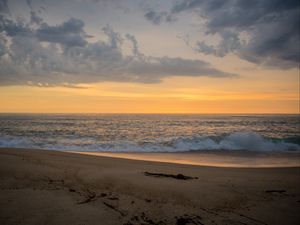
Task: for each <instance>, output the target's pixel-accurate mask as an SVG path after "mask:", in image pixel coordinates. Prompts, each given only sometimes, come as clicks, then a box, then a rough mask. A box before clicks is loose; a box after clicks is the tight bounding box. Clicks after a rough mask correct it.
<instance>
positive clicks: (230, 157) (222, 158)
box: [72, 150, 300, 168]
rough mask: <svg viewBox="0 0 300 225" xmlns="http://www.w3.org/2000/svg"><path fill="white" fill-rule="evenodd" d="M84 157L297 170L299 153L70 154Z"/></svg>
mask: <svg viewBox="0 0 300 225" xmlns="http://www.w3.org/2000/svg"><path fill="white" fill-rule="evenodd" d="M72 153H78V154H85V155H95V156H106V157H113V158H125V159H134V160H144V161H152V162H167V163H176V164H187V165H197V166H214V167H238V168H243V167H244V168H268V167H300V153H299V152H287V153H282V152H254V151H228V150H224V151H220V150H217V151H213V150H209V151H191V152H176V153H166V152H162V153H157V152H149V153H147V152H78V151H77V152H75V151H74V152H72Z"/></svg>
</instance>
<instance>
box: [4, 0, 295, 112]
mask: <svg viewBox="0 0 300 225" xmlns="http://www.w3.org/2000/svg"><path fill="white" fill-rule="evenodd" d="M299 9H300V8H299V1H298V0H285V1H282V0H248V1H246V0H228V1H224V0H209V1H208V0H207V1H205V0H164V1H161V0H150V1H145V0H52V1H46V0H27V1H25V0H24V1H21V0H0V96H1V97H0V112H33V113H299V103H298V101H299Z"/></svg>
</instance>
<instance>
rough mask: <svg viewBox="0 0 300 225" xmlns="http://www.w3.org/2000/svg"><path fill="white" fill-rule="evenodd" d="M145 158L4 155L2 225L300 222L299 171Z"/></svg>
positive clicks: (0, 157) (0, 156) (0, 153)
mask: <svg viewBox="0 0 300 225" xmlns="http://www.w3.org/2000/svg"><path fill="white" fill-rule="evenodd" d="M136 155H138V154H137V153H136ZM136 157H138V156H136ZM160 157H163V156H162V155H161V156H160ZM174 157H175V158H176V157H177V159H178V158H180V156H178V155H177V156H176V154H175V156H173V159H174ZM208 157H211V158H213V155H209V156H208ZM249 157H250V158H249V162H250V161H251V155H249ZM158 158H159V156H156V159H157V160H156V161H159V160H158ZM191 158H193V157H192V156H191ZM277 158H278V159H279V158H280V156H278V157H277ZM143 159H145V158H141V157H140V158H139V160H132V159H122V158H117V157H108V156H99V155H98V156H95V155H84V154H76V153H70V152H59V151H44V150H29V149H26V150H25V149H0V224H5V225H10V224H39V225H41V224H49V225H50V224H72V225H89V224H103V225H140V224H152V225H153V224H158V225H167V224H173V225H182V224H205V225H210V224H211V225H213V224H221V225H222V224H228V225H229V224H230V225H235V224H236V225H237V224H239V225H240V224H254V225H256V224H257V225H262V224H264V225H277V224H278V225H282V224H285V225H288V224H298V222H299V221H300V215H299V213H298V212H299V209H300V188H299V187H300V179H299V178H300V168H299V166H294V167H278V162H277V164H274V163H273V164H272V165H273V166H272V168H238V167H235V166H234V165H231V167H222V165H220V167H214V166H200V165H188V164H184V163H185V162H181V163H182V164H178V163H170V162H153V161H145V160H143ZM297 159H299V158H298V157H297ZM217 161H218V160H217ZM227 161H228V162H231V161H230V160H227ZM294 162H296V161H295V160H294ZM189 164H191V163H189ZM276 165H277V167H276ZM288 165H290V164H288V163H286V166H288ZM223 166H224V165H223ZM258 167H259V166H258Z"/></svg>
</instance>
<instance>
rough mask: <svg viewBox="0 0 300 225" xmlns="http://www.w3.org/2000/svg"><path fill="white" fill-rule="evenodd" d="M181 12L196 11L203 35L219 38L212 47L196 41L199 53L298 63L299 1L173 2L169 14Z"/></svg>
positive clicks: (270, 63)
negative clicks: (203, 26) (200, 21)
mask: <svg viewBox="0 0 300 225" xmlns="http://www.w3.org/2000/svg"><path fill="white" fill-rule="evenodd" d="M182 12H193V13H196V14H198V15H199V19H200V18H201V19H202V20H205V21H206V35H213V34H217V35H219V36H220V37H221V41H220V43H219V44H218V45H215V46H213V45H210V44H207V43H205V42H204V41H201V40H199V42H198V43H197V47H196V50H198V51H199V52H202V53H204V54H214V55H216V56H219V57H223V56H225V55H227V54H228V53H231V52H234V53H236V54H237V55H239V56H240V57H241V58H243V59H246V60H249V61H251V62H254V63H259V64H265V65H267V66H277V67H281V68H291V67H297V66H298V65H299V1H298V0H286V1H282V0H247V1H245V0H228V1H223V0H209V1H208V0H206V1H205V0H184V1H183V0H181V1H176V2H175V4H174V6H173V8H172V10H171V12H170V14H171V15H177V14H179V13H182ZM244 33H246V34H247V35H249V38H248V40H247V38H245V37H243V34H244Z"/></svg>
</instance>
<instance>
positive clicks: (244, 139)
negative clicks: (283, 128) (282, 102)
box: [0, 132, 300, 152]
mask: <svg viewBox="0 0 300 225" xmlns="http://www.w3.org/2000/svg"><path fill="white" fill-rule="evenodd" d="M88 140H89V141H88V142H86V141H85V140H84V139H80V138H79V139H78V140H77V141H76V143H74V137H73V138H72V139H70V140H68V139H65V140H64V141H63V142H59V141H53V139H52V141H49V140H47V139H43V138H34V139H32V138H25V137H13V136H2V137H0V147H10V148H38V149H47V150H63V151H68V150H72V151H99V152H100V151H102V152H185V151H201V150H248V151H300V144H299V137H296V138H295V137H294V138H286V139H271V138H266V137H263V136H261V135H260V134H258V133H254V132H236V133H232V134H228V135H225V136H210V137H208V136H194V137H175V138H171V139H168V140H164V139H160V140H152V141H148V142H145V141H139V142H135V141H113V142H103V143H101V141H95V142H94V143H91V141H90V140H91V139H88ZM291 140H292V141H293V142H291Z"/></svg>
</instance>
